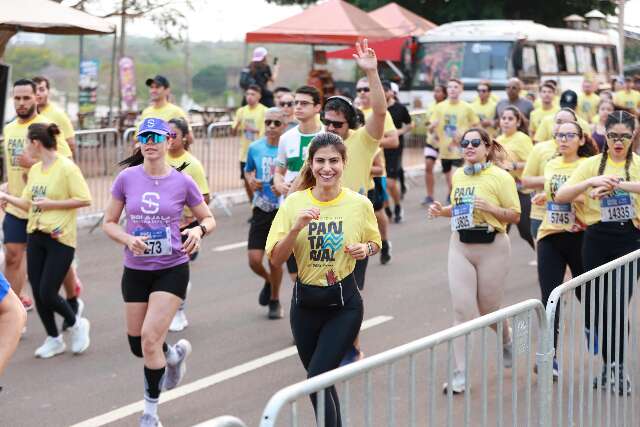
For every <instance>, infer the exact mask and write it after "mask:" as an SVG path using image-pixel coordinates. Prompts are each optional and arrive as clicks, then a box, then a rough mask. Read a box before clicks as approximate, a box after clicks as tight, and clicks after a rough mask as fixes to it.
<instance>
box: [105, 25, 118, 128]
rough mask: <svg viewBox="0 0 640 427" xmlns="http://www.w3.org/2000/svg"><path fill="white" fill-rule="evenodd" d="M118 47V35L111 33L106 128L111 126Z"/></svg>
mask: <svg viewBox="0 0 640 427" xmlns="http://www.w3.org/2000/svg"><path fill="white" fill-rule="evenodd" d="M117 46H118V33H117V32H115V31H114V32H113V48H112V49H111V73H110V74H111V78H110V79H109V80H110V81H109V115H108V116H107V120H108V124H107V127H111V126H112V121H111V120H112V119H113V86H114V80H115V73H116V49H117Z"/></svg>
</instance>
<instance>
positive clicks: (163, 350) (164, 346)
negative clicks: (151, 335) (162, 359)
mask: <svg viewBox="0 0 640 427" xmlns="http://www.w3.org/2000/svg"><path fill="white" fill-rule="evenodd" d="M167 350H169V346H168V345H167V343H166V342H163V343H162V352H163V353H166V352H167Z"/></svg>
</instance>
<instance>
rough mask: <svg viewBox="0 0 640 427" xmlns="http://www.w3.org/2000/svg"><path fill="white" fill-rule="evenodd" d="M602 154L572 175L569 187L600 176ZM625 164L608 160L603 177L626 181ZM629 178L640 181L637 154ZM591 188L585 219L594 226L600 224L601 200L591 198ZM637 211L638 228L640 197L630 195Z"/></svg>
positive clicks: (588, 160)
mask: <svg viewBox="0 0 640 427" xmlns="http://www.w3.org/2000/svg"><path fill="white" fill-rule="evenodd" d="M601 159H602V154H598V155H596V156H593V157H589V158H588V159H586V160H585V161H583V162H582V163H580V166H578V168H577V169H576V170H575V171H574V172H573V173H572V174H571V177H570V178H569V179H568V180H567V182H566V184H567V185H575V184H578V183H580V182H582V181H585V180H587V179H589V178H591V177H594V176H598V175H600V174H599V173H598V169H599V167H600V161H601ZM624 164H625V162H618V163H616V162H614V161H613V160H611V159H610V158H609V159H607V163H606V165H605V168H604V172H603V175H615V176H618V177H620V178H622V179H626V176H625V171H624ZM629 177H630V180H631V181H638V180H640V157H638V155H637V154H633V158H632V160H631V164H630V165H629ZM590 191H591V188H588V189H587V191H586V192H585V197H586V202H585V210H584V219H585V222H586V223H587V225H592V224H595V223H597V222H600V200H596V199H592V198H591V197H589V192H590ZM629 195H630V196H631V200H632V202H633V207H634V209H635V214H636V216H635V218H634V219H633V223H634V224H635V225H636V227H640V216H639V215H640V197H638V194H635V193H629Z"/></svg>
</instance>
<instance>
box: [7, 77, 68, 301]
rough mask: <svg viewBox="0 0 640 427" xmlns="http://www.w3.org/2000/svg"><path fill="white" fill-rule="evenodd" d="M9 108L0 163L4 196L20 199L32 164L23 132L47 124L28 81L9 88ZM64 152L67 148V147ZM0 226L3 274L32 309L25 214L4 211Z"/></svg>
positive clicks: (33, 86)
mask: <svg viewBox="0 0 640 427" xmlns="http://www.w3.org/2000/svg"><path fill="white" fill-rule="evenodd" d="M13 105H14V107H15V110H16V116H17V117H16V118H15V119H14V120H13V121H12V122H11V123H9V124H7V125H6V126H5V127H4V130H3V133H4V143H3V144H4V160H5V170H6V171H7V181H8V182H7V193H9V194H11V195H12V196H16V197H20V196H21V195H22V190H23V189H24V187H25V184H26V183H27V173H28V172H29V168H31V166H32V165H34V164H35V163H36V160H35V159H33V158H32V157H31V156H30V155H29V152H28V151H27V146H28V143H29V141H27V129H28V128H29V125H31V124H33V123H49V122H50V121H49V120H48V119H46V118H45V117H44V116H42V115H40V114H38V112H37V110H36V84H35V83H34V82H33V81H32V80H27V79H20V80H18V81H16V82H15V83H14V84H13ZM57 142H58V152H59V153H60V154H62V155H64V152H62V151H61V147H64V146H66V143H65V141H64V140H63V139H62V137H61V136H58V138H57ZM67 149H68V146H67ZM4 210H5V216H4V220H3V222H2V230H3V232H4V242H3V243H4V253H5V258H4V271H5V276H6V277H7V280H8V281H9V283H10V284H11V288H12V289H13V291H14V292H15V293H16V295H18V296H20V299H21V301H22V304H23V305H24V307H25V309H27V310H31V309H32V308H33V301H32V300H31V299H30V298H29V297H27V296H26V295H25V294H23V293H22V290H23V288H24V284H25V279H26V274H27V273H26V262H25V261H26V260H25V258H24V255H25V251H26V247H27V212H25V211H24V210H22V209H20V208H18V207H16V206H14V205H7V206H5V207H4Z"/></svg>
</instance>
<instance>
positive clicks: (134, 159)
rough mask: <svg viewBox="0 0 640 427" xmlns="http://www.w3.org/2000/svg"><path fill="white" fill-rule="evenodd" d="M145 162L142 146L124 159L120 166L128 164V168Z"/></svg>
mask: <svg viewBox="0 0 640 427" xmlns="http://www.w3.org/2000/svg"><path fill="white" fill-rule="evenodd" d="M143 162H144V157H143V156H142V150H141V149H140V147H138V148H136V149H135V151H134V152H133V154H132V155H131V156H129V157H127V158H126V159H124V160H122V161H121V162H119V163H118V166H126V167H128V168H130V167H132V166H138V165H141V164H142V163H143Z"/></svg>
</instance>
